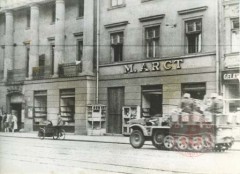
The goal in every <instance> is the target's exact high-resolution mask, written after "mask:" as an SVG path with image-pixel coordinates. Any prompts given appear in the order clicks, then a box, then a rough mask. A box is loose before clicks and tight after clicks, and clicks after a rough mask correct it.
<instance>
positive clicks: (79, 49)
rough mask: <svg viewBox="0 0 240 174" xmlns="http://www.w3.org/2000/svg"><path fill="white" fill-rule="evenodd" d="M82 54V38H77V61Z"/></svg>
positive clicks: (80, 58)
mask: <svg viewBox="0 0 240 174" xmlns="http://www.w3.org/2000/svg"><path fill="white" fill-rule="evenodd" d="M82 55H83V41H82V40H78V41H77V59H76V60H77V61H81V60H82Z"/></svg>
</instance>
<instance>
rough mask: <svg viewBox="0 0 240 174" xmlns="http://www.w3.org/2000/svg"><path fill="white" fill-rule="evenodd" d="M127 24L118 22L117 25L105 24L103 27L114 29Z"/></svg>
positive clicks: (126, 22)
mask: <svg viewBox="0 0 240 174" xmlns="http://www.w3.org/2000/svg"><path fill="white" fill-rule="evenodd" d="M127 24H129V22H128V21H123V22H118V23H112V24H106V25H104V27H105V28H107V29H108V28H114V27H121V26H125V25H127Z"/></svg>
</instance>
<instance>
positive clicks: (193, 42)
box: [185, 19, 202, 53]
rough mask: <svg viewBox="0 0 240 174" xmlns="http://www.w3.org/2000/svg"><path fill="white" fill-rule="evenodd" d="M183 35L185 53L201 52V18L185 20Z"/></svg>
mask: <svg viewBox="0 0 240 174" xmlns="http://www.w3.org/2000/svg"><path fill="white" fill-rule="evenodd" d="M185 36H186V42H187V43H186V46H187V53H198V52H201V46H202V20H201V19H196V20H190V21H186V22H185Z"/></svg>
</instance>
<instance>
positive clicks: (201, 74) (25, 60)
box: [0, 0, 225, 134]
mask: <svg viewBox="0 0 240 174" xmlns="http://www.w3.org/2000/svg"><path fill="white" fill-rule="evenodd" d="M34 2H35V3H31V4H28V3H26V2H24V3H23V4H21V3H14V5H9V4H7V5H5V7H4V8H1V9H0V37H1V39H0V45H1V48H0V78H1V79H2V81H1V82H0V91H1V92H0V106H2V109H3V110H4V111H7V112H9V111H10V110H12V109H14V110H17V111H18V120H19V125H20V126H22V127H23V128H24V130H26V131H30V130H37V128H38V126H39V124H40V123H41V121H42V120H45V119H51V120H52V119H54V117H55V116H56V114H57V113H59V112H60V113H61V115H62V116H63V118H64V119H65V121H66V123H67V125H66V129H67V130H69V131H71V132H75V133H77V134H86V133H87V126H88V123H87V114H86V107H87V105H88V104H93V103H101V104H104V105H106V106H107V108H108V109H107V118H106V124H105V127H106V129H107V133H110V134H121V133H122V110H121V109H122V106H124V105H138V106H141V108H142V109H141V114H142V115H144V114H151V115H157V116H161V115H163V114H167V113H170V112H171V111H172V110H173V109H176V108H177V106H178V104H179V102H180V99H181V96H182V94H183V93H185V92H188V93H190V94H191V96H192V97H193V98H196V99H203V98H204V96H205V95H209V94H211V93H212V92H216V91H218V86H220V85H219V81H218V79H219V75H218V73H217V69H216V68H217V67H218V66H219V64H218V63H219V61H218V58H219V57H218V54H216V52H217V51H216V50H217V45H216V40H217V34H216V32H217V17H216V15H217V5H216V4H217V3H216V2H217V1H209V0H202V1H199V0H192V1H189V0H182V1H181V3H179V2H178V1H176V0H161V1H160V0H99V1H97V0H87V1H85V2H84V1H83V0H65V1H64V0H52V1H47V2H46V1H44V0H35V1H34ZM98 2H99V3H98ZM176 3H178V4H177V5H176ZM170 9H171V10H170ZM224 60H225V59H224ZM98 65H99V66H98Z"/></svg>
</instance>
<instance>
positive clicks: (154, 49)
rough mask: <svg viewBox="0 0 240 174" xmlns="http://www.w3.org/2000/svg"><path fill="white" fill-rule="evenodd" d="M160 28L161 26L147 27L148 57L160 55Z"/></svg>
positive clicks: (146, 46) (146, 43) (146, 45)
mask: <svg viewBox="0 0 240 174" xmlns="http://www.w3.org/2000/svg"><path fill="white" fill-rule="evenodd" d="M159 28H160V27H159V26H154V27H148V28H146V29H145V48H146V56H147V58H154V57H158V56H159V35H160V31H159Z"/></svg>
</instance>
